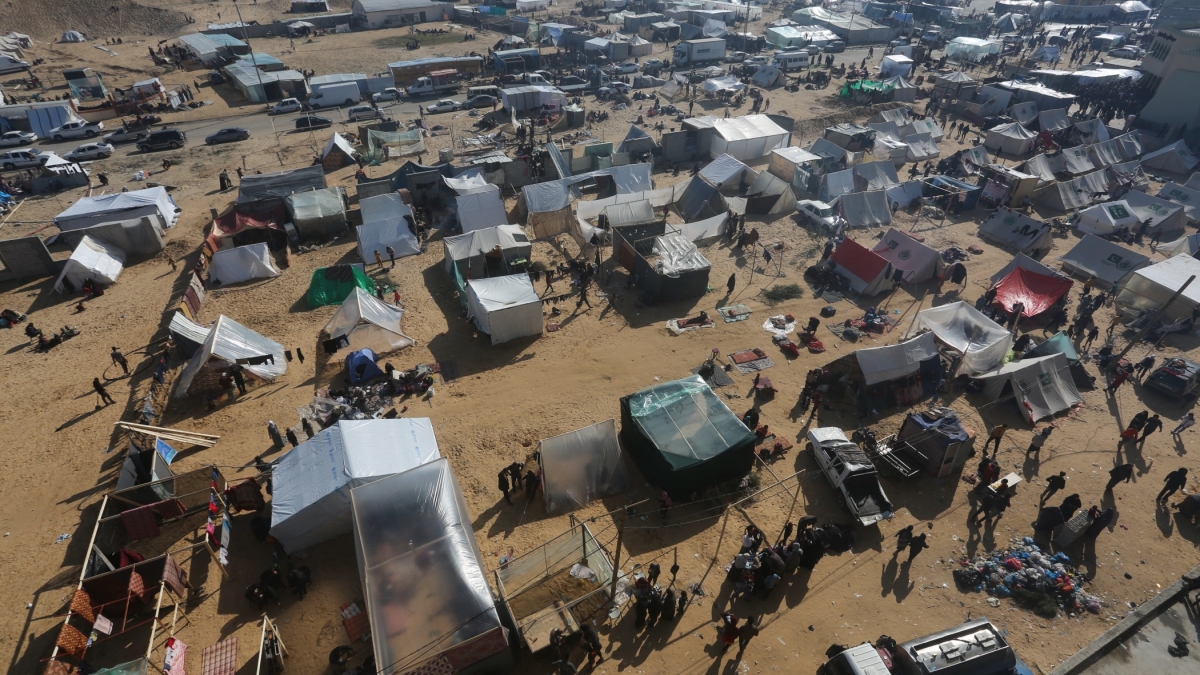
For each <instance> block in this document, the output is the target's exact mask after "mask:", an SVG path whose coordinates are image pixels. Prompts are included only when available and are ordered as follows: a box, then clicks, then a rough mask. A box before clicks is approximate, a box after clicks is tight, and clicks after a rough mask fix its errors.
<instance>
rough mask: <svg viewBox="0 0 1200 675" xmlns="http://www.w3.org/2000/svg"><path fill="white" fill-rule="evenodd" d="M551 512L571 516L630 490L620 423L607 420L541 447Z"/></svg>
mask: <svg viewBox="0 0 1200 675" xmlns="http://www.w3.org/2000/svg"><path fill="white" fill-rule="evenodd" d="M538 453H539V454H538V457H539V462H540V464H541V467H542V494H543V495H544V496H545V498H546V512H547V513H567V512H568V511H574V510H576V509H581V508H583V507H585V506H587V505H588V504H589V503H591V502H592V501H595V500H597V499H600V498H602V497H610V496H612V495H615V494H620V493H622V492H624V491H626V490H628V489H629V474H628V473H627V472H626V471H625V461H624V460H623V459H622V458H621V445H620V444H619V443H618V442H617V423H616V421H615V420H611V419H608V420H604V421H603V422H598V423H596V424H593V425H591V426H588V427H584V428H582V429H576V430H575V431H570V432H567V433H565V434H562V435H559V436H554V437H552V438H544V439H542V441H541V443H540V444H539V445H538Z"/></svg>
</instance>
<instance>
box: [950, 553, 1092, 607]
mask: <svg viewBox="0 0 1200 675" xmlns="http://www.w3.org/2000/svg"><path fill="white" fill-rule="evenodd" d="M957 562H958V565H959V569H956V570H954V573H953V574H954V581H955V583H957V584H958V587H959V589H960V590H963V591H968V590H973V591H975V592H980V591H983V590H987V592H988V593H989V594H990V595H991V596H992V597H989V598H988V603H989V604H991V605H992V606H993V607H994V606H997V605H999V599H1001V598H1009V597H1011V598H1012V599H1014V600H1016V601H1018V602H1019V603H1020V604H1021V605H1023V606H1025V607H1027V608H1029V609H1032V610H1033V611H1034V612H1036V613H1037V614H1038V615H1040V616H1044V617H1046V618H1053V617H1054V616H1057V614H1058V610H1059V609H1061V610H1063V611H1065V612H1068V613H1070V614H1076V615H1077V614H1082V613H1083V611H1084V610H1085V609H1086V610H1087V611H1089V612H1092V613H1093V614H1099V613H1100V598H1098V597H1096V596H1095V595H1092V594H1090V593H1085V592H1083V586H1084V584H1086V583H1087V582H1088V578H1087V576H1086V575H1085V574H1082V573H1080V572H1079V571H1078V570H1076V569H1075V568H1074V567H1072V566H1071V564H1070V563H1071V559H1070V557H1068V556H1067V554H1065V553H1061V552H1060V553H1055V554H1053V555H1050V554H1048V553H1044V552H1042V550H1041V549H1040V548H1039V547H1038V546H1037V545H1036V544H1034V543H1033V537H1024V538H1020V539H1013V540H1011V541H1010V542H1009V546H1008V548H1007V549H1005V550H1002V551H992V552H990V553H980V554H978V555H976V556H975V557H974V558H973V559H972V558H963V559H962V560H959V561H957ZM993 598H994V599H995V602H993Z"/></svg>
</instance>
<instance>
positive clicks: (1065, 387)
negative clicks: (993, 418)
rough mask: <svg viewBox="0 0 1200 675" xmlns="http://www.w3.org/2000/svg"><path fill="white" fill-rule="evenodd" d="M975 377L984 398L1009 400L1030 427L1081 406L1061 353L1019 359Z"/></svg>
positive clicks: (1077, 391)
mask: <svg viewBox="0 0 1200 675" xmlns="http://www.w3.org/2000/svg"><path fill="white" fill-rule="evenodd" d="M975 377H976V378H977V379H979V380H982V381H983V383H984V386H983V394H984V396H986V397H987V398H988V399H990V400H992V401H999V400H1001V399H1004V398H1007V397H1012V400H1013V402H1014V403H1015V404H1016V406H1017V408H1018V409H1019V410H1020V411H1021V415H1022V417H1024V418H1025V421H1027V422H1029V424H1030V425H1033V424H1035V423H1036V422H1037V421H1038V420H1040V419H1043V418H1046V417H1050V416H1051V415H1056V414H1058V413H1060V412H1063V411H1065V410H1070V409H1071V408H1072V407H1073V406H1075V405H1078V404H1081V403H1083V397H1082V396H1080V395H1079V390H1078V389H1076V388H1075V382H1074V381H1073V379H1072V377H1071V374H1070V366H1069V365H1068V364H1067V357H1066V356H1065V355H1063V354H1051V355H1050V356H1039V357H1035V358H1031V359H1021V360H1020V361H1014V362H1012V363H1007V364H1005V365H1003V366H1000V367H999V368H997V369H995V370H992V371H989V372H986V373H982V374H979V375H976V376H975Z"/></svg>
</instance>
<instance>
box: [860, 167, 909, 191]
mask: <svg viewBox="0 0 1200 675" xmlns="http://www.w3.org/2000/svg"><path fill="white" fill-rule="evenodd" d="M851 170H852V171H853V172H854V191H855V192H865V191H867V190H883V189H886V188H888V187H890V186H892V185H899V184H900V177H899V176H897V175H896V166H895V165H894V164H892V163H891V162H865V163H863V164H855V165H854V168H853V169H851Z"/></svg>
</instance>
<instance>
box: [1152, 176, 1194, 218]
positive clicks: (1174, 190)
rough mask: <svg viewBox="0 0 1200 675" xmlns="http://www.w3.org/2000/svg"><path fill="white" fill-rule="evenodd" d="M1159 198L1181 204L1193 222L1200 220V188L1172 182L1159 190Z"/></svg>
mask: <svg viewBox="0 0 1200 675" xmlns="http://www.w3.org/2000/svg"><path fill="white" fill-rule="evenodd" d="M1158 198H1159V199H1165V200H1167V201H1169V202H1172V203H1175V204H1179V205H1180V206H1182V207H1183V211H1184V213H1186V214H1187V217H1188V219H1190V220H1191V221H1192V222H1193V223H1195V222H1200V190H1193V189H1192V188H1189V187H1184V186H1183V185H1180V184H1179V183H1175V182H1170V183H1167V184H1166V185H1164V186H1162V189H1161V190H1159V191H1158Z"/></svg>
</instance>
